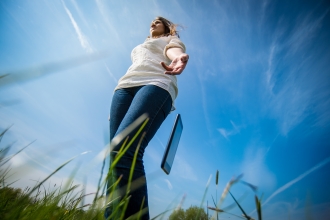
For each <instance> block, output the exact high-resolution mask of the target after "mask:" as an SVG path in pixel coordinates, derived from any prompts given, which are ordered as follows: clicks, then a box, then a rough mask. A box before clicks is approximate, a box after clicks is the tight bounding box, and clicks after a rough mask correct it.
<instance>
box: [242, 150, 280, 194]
mask: <svg viewBox="0 0 330 220" xmlns="http://www.w3.org/2000/svg"><path fill="white" fill-rule="evenodd" d="M264 155H265V151H264V150H263V149H262V148H259V149H257V150H255V149H254V147H249V148H247V150H246V152H245V157H244V160H243V163H242V165H241V170H242V173H243V174H244V179H245V180H246V181H247V182H249V183H251V184H254V185H256V186H258V187H261V188H268V189H272V188H273V187H274V186H275V183H276V178H275V176H274V174H273V173H272V172H271V171H270V170H269V169H268V167H267V165H266V162H265V157H264Z"/></svg>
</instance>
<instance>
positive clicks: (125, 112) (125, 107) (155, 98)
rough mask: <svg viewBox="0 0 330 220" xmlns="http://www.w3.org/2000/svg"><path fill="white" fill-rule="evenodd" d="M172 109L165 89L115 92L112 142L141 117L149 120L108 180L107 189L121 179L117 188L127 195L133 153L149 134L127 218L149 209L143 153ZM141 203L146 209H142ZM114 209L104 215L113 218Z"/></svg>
mask: <svg viewBox="0 0 330 220" xmlns="http://www.w3.org/2000/svg"><path fill="white" fill-rule="evenodd" d="M171 108H172V98H171V96H170V94H169V93H168V92H167V91H166V90H164V89H162V88H160V87H157V86H154V85H146V86H139V87H131V88H124V89H119V90H116V91H115V93H114V96H113V98H112V103H111V108H110V139H111V140H112V139H113V138H114V137H115V136H116V135H118V134H119V133H121V132H122V131H123V130H124V129H125V128H127V127H128V126H129V125H130V124H131V123H132V122H134V121H135V120H136V119H137V118H138V117H140V116H141V115H142V114H144V113H147V114H148V117H149V121H148V123H147V124H146V126H145V127H144V129H143V131H142V132H141V133H140V135H139V137H138V138H136V140H135V141H134V142H133V144H132V145H131V147H130V148H129V149H128V150H127V152H126V153H125V154H124V156H123V157H122V158H121V159H120V160H119V162H118V163H117V164H116V166H115V170H114V173H113V175H112V178H109V179H108V187H110V186H111V185H112V184H113V183H114V181H115V180H117V179H118V178H119V177H120V176H121V180H120V182H119V185H118V189H121V190H120V191H121V192H126V186H127V183H128V178H129V173H130V168H131V165H132V160H133V157H134V153H135V151H136V149H137V147H138V144H139V142H140V139H141V136H142V134H143V133H144V132H146V134H145V136H144V138H143V140H142V142H141V145H140V148H139V151H138V155H137V160H136V164H135V168H134V174H133V180H132V182H133V183H134V184H135V186H138V188H137V189H131V191H130V199H129V203H128V206H127V209H126V212H125V217H124V218H125V219H126V218H127V217H129V216H131V215H133V214H136V213H137V212H139V211H140V209H141V207H142V209H143V208H146V210H147V208H148V193H147V184H146V178H145V171H144V166H143V154H144V150H145V148H146V147H147V145H148V143H149V141H150V140H151V139H152V138H153V136H154V135H155V134H156V132H157V130H158V128H159V127H160V126H161V124H162V123H163V121H164V120H165V118H166V117H167V115H168V114H169V113H170V111H171ZM137 130H138V128H137V129H135V130H134V131H133V132H131V134H129V135H128V136H129V137H133V136H134V134H135V133H136V131H137ZM121 146H122V143H120V144H118V145H117V147H115V149H114V151H118V150H119V148H120V147H121ZM115 155H116V154H115V153H114V152H112V153H110V163H111V161H113V159H114V157H115ZM135 188H136V187H135ZM109 193H110V192H109V191H107V195H109ZM143 201H144V202H143ZM142 203H143V206H141V204H142ZM114 204H115V203H114ZM112 208H113V206H111V205H110V207H109V208H107V210H106V213H105V216H106V217H107V216H109V215H110V213H111V211H112ZM141 219H149V211H148V210H147V211H146V213H145V214H144V215H143V216H142V217H141Z"/></svg>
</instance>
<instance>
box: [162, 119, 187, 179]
mask: <svg viewBox="0 0 330 220" xmlns="http://www.w3.org/2000/svg"><path fill="white" fill-rule="evenodd" d="M182 130H183V125H182V120H181V116H180V114H178V115H177V116H176V119H175V122H174V126H173V128H172V131H171V134H170V138H169V140H168V143H167V146H166V149H165V153H164V156H163V160H162V164H161V168H162V169H163V170H164V172H165V173H167V174H169V173H170V171H171V168H172V165H173V161H174V157H175V154H176V150H177V148H178V145H179V141H180V137H181V134H182Z"/></svg>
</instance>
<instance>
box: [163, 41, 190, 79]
mask: <svg viewBox="0 0 330 220" xmlns="http://www.w3.org/2000/svg"><path fill="white" fill-rule="evenodd" d="M166 55H167V57H168V58H169V59H170V60H172V62H171V64H170V65H169V66H167V65H166V64H165V63H164V62H161V65H162V66H163V67H164V69H165V70H166V71H165V72H164V73H165V74H169V75H179V74H181V73H182V72H183V70H184V69H185V68H186V65H187V63H188V60H189V55H188V54H186V53H184V52H183V50H182V49H181V48H178V47H172V48H169V49H168V50H167V51H166Z"/></svg>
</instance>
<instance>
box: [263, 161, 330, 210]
mask: <svg viewBox="0 0 330 220" xmlns="http://www.w3.org/2000/svg"><path fill="white" fill-rule="evenodd" d="M329 162H330V157H328V158H326V159H325V160H323V161H321V162H320V163H318V164H317V165H316V166H314V167H312V168H311V169H309V170H307V171H306V172H304V173H303V174H301V175H299V176H298V177H297V178H295V179H293V180H291V181H290V182H288V183H286V184H285V185H283V186H282V187H280V188H278V189H277V190H276V191H275V192H274V193H273V194H271V195H270V196H269V197H268V198H267V199H266V201H265V202H263V204H262V205H263V206H264V205H266V204H267V203H268V202H269V201H270V200H271V199H272V198H274V197H275V196H276V195H278V194H279V193H281V192H283V191H284V190H286V189H288V188H289V187H291V186H292V185H293V184H295V183H297V182H299V181H300V180H302V179H303V178H305V177H306V176H308V175H309V174H311V173H313V172H314V171H316V170H318V169H320V168H321V167H323V166H324V165H326V164H328V163H329Z"/></svg>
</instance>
